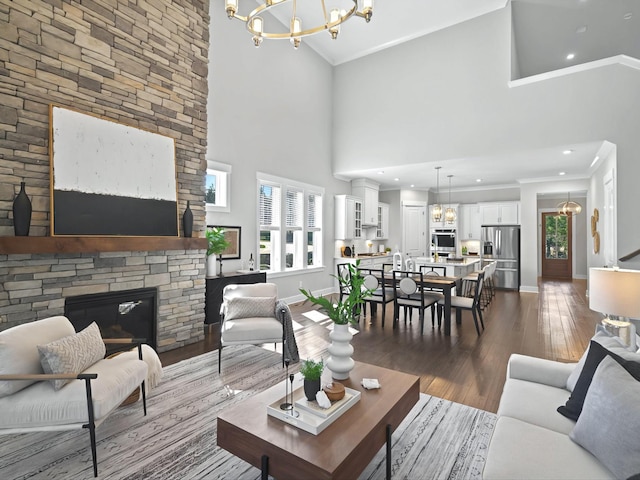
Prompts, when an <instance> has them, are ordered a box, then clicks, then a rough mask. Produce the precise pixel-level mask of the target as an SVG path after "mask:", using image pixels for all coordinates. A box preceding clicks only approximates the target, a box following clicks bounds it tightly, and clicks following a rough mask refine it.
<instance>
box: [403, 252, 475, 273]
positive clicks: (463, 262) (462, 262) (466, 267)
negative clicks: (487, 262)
mask: <svg viewBox="0 0 640 480" xmlns="http://www.w3.org/2000/svg"><path fill="white" fill-rule="evenodd" d="M415 260H416V270H419V269H420V266H421V265H426V266H429V267H446V269H447V272H446V276H447V277H464V276H465V275H467V274H469V273H471V272H474V271H476V270H479V269H480V258H479V257H478V258H470V257H464V258H462V259H456V260H448V259H446V258H442V259H439V260H438V261H434V260H433V258H431V257H416V259H415Z"/></svg>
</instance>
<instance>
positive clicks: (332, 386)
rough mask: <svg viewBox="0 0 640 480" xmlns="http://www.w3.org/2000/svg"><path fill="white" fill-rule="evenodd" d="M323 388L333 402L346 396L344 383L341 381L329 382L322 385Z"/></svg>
mask: <svg viewBox="0 0 640 480" xmlns="http://www.w3.org/2000/svg"><path fill="white" fill-rule="evenodd" d="M322 390H323V391H324V393H326V394H327V397H329V400H331V401H332V402H336V401H338V400H340V399H342V397H344V385H342V384H341V383H339V382H333V383H328V384H326V385H325V386H324V387H322Z"/></svg>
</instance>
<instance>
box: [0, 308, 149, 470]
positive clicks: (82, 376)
mask: <svg viewBox="0 0 640 480" xmlns="http://www.w3.org/2000/svg"><path fill="white" fill-rule="evenodd" d="M75 336H76V331H75V329H74V328H73V325H72V324H71V322H70V321H69V319H67V318H66V317H63V316H56V317H50V318H47V319H44V320H38V321H35V322H31V323H25V324H23V325H18V326H15V327H12V328H9V329H7V330H4V331H2V332H0V435H2V434H16V433H29V432H38V431H64V430H74V429H80V428H86V429H88V430H89V436H90V440H91V456H92V459H93V475H94V476H95V477H97V476H98V461H97V454H96V427H98V426H99V425H100V424H101V423H102V422H103V421H104V420H105V419H106V418H107V416H108V415H109V414H110V413H111V412H113V411H114V410H115V409H116V408H117V407H118V406H119V405H120V404H121V403H122V402H123V401H124V400H126V399H127V397H129V395H130V394H131V393H132V392H133V391H134V390H135V389H136V388H138V387H141V391H142V400H143V410H144V414H145V415H146V414H147V404H146V395H145V379H146V378H147V371H148V366H147V364H146V363H145V362H144V361H143V360H142V348H141V344H140V343H138V342H136V341H135V340H133V339H128V338H122V339H112V340H110V339H102V341H103V342H104V343H110V344H114V343H120V344H127V343H128V344H129V345H131V344H135V343H137V344H138V356H137V357H138V358H135V357H132V356H130V355H117V356H115V357H113V358H105V359H99V360H97V361H95V363H93V364H92V365H90V366H88V367H87V368H86V369H84V370H83V371H81V372H80V371H75V372H66V373H49V374H46V373H44V369H43V367H42V364H41V360H40V354H39V351H38V350H39V349H38V346H39V345H40V346H43V345H47V344H52V342H53V343H55V342H59V341H61V340H63V339H69V338H71V339H73V338H74V337H75ZM97 342H98V343H100V339H99V338H97ZM94 347H95V345H93V344H92V345H91V346H90V347H87V348H88V349H89V350H90V351H93V352H99V349H97V348H94ZM74 351H76V352H77V350H76V349H74V348H68V349H66V351H65V354H66V353H67V352H69V354H68V355H71V357H73V356H74ZM83 354H86V350H85V351H84V352H83V353H82V354H76V355H83ZM103 354H104V347H102V353H96V356H100V355H103ZM65 360H66V359H65ZM91 361H93V360H91ZM72 362H73V359H71V361H70V362H68V363H67V364H70V363H72ZM63 363H64V361H63ZM76 363H77V362H76ZM52 380H66V381H69V383H68V384H66V385H64V386H63V387H62V388H59V389H58V390H56V389H54V387H53V386H52V383H51V381H52Z"/></svg>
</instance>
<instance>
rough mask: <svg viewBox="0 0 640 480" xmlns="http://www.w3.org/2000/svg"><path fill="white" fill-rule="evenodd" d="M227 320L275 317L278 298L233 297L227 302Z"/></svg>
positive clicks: (225, 316)
mask: <svg viewBox="0 0 640 480" xmlns="http://www.w3.org/2000/svg"><path fill="white" fill-rule="evenodd" d="M226 308H227V310H226V312H225V315H224V319H225V320H234V319H237V318H249V317H275V312H276V297H233V298H230V299H229V300H227V307H226Z"/></svg>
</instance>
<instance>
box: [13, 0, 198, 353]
mask: <svg viewBox="0 0 640 480" xmlns="http://www.w3.org/2000/svg"><path fill="white" fill-rule="evenodd" d="M0 31H1V32H2V42H0V236H3V237H7V236H12V235H13V219H12V201H13V198H14V196H15V195H16V194H17V192H18V190H19V185H20V182H21V181H24V182H25V183H26V190H27V194H28V195H29V197H30V199H31V202H32V205H33V215H32V220H31V231H30V235H31V236H48V235H49V234H50V231H49V222H50V217H51V205H50V203H49V197H50V189H49V186H50V164H49V105H50V104H51V103H54V104H57V105H60V106H64V107H68V108H72V109H75V110H78V111H81V112H85V113H91V114H94V115H98V116H101V117H103V118H107V119H111V120H114V121H117V122H120V123H123V124H126V125H131V126H134V127H138V128H142V129H146V130H149V131H152V132H155V133H159V134H162V135H166V136H169V137H171V138H174V139H175V145H176V152H175V159H176V175H177V180H178V205H179V206H178V211H179V212H180V213H181V212H182V211H184V209H185V207H186V204H187V200H190V203H191V209H192V211H193V213H194V228H193V230H194V236H202V232H203V231H204V228H205V212H204V193H205V192H204V190H205V187H204V175H205V172H206V161H205V151H206V139H207V132H206V129H207V115H206V103H207V95H208V87H207V74H208V63H207V62H208V60H207V58H208V49H209V2H208V0H204V1H201V0H172V1H171V2H164V1H147V0H144V1H139V2H132V1H129V0H114V1H110V2H98V1H94V0H82V1H70V0H47V1H43V0H12V1H8V0H0ZM125 250H126V249H125ZM132 286H133V288H135V287H138V286H158V289H159V296H160V302H159V303H160V307H159V312H158V319H159V325H158V335H159V338H158V344H159V345H160V346H161V347H162V348H163V349H170V348H175V347H177V346H180V345H183V344H186V343H192V342H195V341H197V340H199V339H201V338H202V331H203V328H202V322H203V318H204V317H203V315H204V313H203V308H204V288H205V287H204V250H202V249H200V250H198V249H194V250H183V251H180V250H175V251H174V250H171V251H148V252H141V251H138V250H135V251H122V252H108V253H106V252H100V251H98V252H97V253H76V254H74V253H73V252H65V253H59V254H58V253H51V254H49V253H35V252H33V253H28V254H11V253H8V252H7V251H2V249H1V248H0V329H4V328H6V327H8V326H12V325H14V324H17V323H25V322H28V321H32V320H35V319H37V318H41V317H43V316H47V315H50V314H57V313H60V312H61V309H62V308H63V304H64V300H63V299H64V297H65V296H66V295H69V294H70V293H69V292H74V294H77V293H92V292H101V291H108V290H109V289H111V290H113V289H120V288H123V289H124V288H132Z"/></svg>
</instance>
